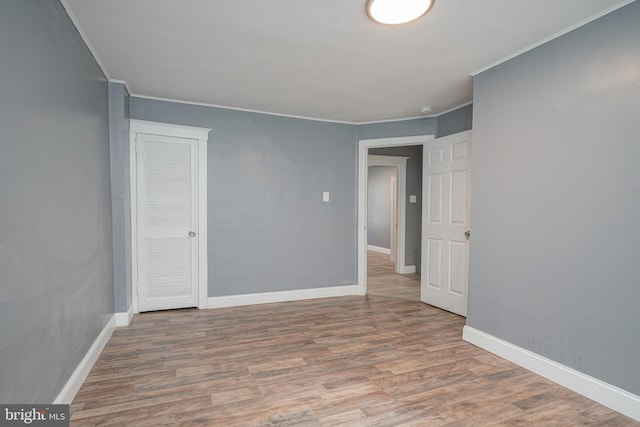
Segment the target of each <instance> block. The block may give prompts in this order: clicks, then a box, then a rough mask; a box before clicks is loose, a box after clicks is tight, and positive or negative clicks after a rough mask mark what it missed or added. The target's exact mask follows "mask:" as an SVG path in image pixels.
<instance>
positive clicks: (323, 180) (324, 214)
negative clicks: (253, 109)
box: [131, 97, 357, 296]
mask: <svg viewBox="0 0 640 427" xmlns="http://www.w3.org/2000/svg"><path fill="white" fill-rule="evenodd" d="M131 118H133V119H143V120H153V121H161V122H168V123H175V124H182V125H190V126H201V127H208V128H212V129H213V130H212V131H211V133H210V134H209V146H208V166H209V167H208V214H209V218H208V227H209V230H208V231H209V235H208V242H209V243H208V245H209V246H208V250H209V296H224V295H239V294H247V293H254V292H271V291H284V290H293V289H307V288H317V287H327V286H336V285H352V284H355V283H356V269H357V267H356V265H357V262H356V250H357V248H356V208H357V202H356V200H357V198H356V152H357V150H356V146H357V138H356V132H355V128H354V126H350V125H343V124H335V123H325V122H317V121H311V120H301V119H293V118H285V117H278V116H271V115H266V114H257V113H249V112H242V111H233V110H227V109H221V108H213V107H206V106H196V105H190V104H181V103H173V102H165V101H158V100H150V99H144V98H137V97H132V98H131ZM323 191H329V192H330V197H331V202H330V203H323V202H322V192H323Z"/></svg>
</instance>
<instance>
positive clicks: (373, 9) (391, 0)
mask: <svg viewBox="0 0 640 427" xmlns="http://www.w3.org/2000/svg"><path fill="white" fill-rule="evenodd" d="M434 1H435V0H367V15H369V18H371V19H372V20H374V21H375V22H378V23H380V24H387V25H398V24H406V23H407V22H411V21H415V20H416V19H418V18H420V17H421V16H422V15H424V14H425V13H427V12H428V11H429V9H431V6H433V3H434Z"/></svg>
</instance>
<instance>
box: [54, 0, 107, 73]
mask: <svg viewBox="0 0 640 427" xmlns="http://www.w3.org/2000/svg"><path fill="white" fill-rule="evenodd" d="M60 4H61V5H62V7H63V8H64V10H65V12H67V15H68V16H69V19H71V22H72V23H73V26H74V27H76V31H78V34H80V37H81V38H82V41H84V44H85V45H87V48H89V52H91V55H93V59H95V61H96V63H97V64H98V67H100V70H102V74H104V76H105V77H106V78H107V80H111V79H110V77H109V72H108V71H107V67H105V66H104V62H102V59H100V56H98V52H97V51H96V49H95V48H94V47H93V45H92V44H91V42H90V41H89V37H87V33H85V32H84V30H83V29H82V26H81V25H80V21H78V18H77V17H76V15H75V14H74V13H73V11H72V10H71V6H69V2H68V1H67V0H60Z"/></svg>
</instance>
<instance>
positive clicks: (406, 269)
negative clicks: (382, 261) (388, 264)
mask: <svg viewBox="0 0 640 427" xmlns="http://www.w3.org/2000/svg"><path fill="white" fill-rule="evenodd" d="M398 274H416V266H415V265H404V266H400V269H399V271H398Z"/></svg>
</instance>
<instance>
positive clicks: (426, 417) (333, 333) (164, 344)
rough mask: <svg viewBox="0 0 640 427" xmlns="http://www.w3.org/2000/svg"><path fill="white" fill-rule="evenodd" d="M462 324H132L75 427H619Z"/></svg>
mask: <svg viewBox="0 0 640 427" xmlns="http://www.w3.org/2000/svg"><path fill="white" fill-rule="evenodd" d="M463 324H464V319H463V318H461V317H459V316H456V315H454V314H451V313H448V312H445V311H442V310H439V309H436V308H434V307H431V306H428V305H426V304H423V303H420V302H416V301H408V300H404V299H399V298H389V297H382V296H375V295H369V296H367V297H355V296H354V297H340V298H326V299H317V300H306V301H298V302H287V303H275V304H264V305H256V306H246V307H236V308H224V309H214V310H201V311H200V310H196V309H188V310H175V311H164V312H154V313H145V314H139V315H136V316H135V317H134V319H133V322H132V324H131V325H130V326H128V327H125V328H120V329H118V330H117V331H116V332H115V333H114V335H113V337H112V338H111V339H110V341H109V343H108V344H107V346H106V347H105V349H104V351H103V353H102V355H101V356H100V357H99V359H98V361H97V362H96V364H95V366H94V368H93V370H92V371H91V373H90V374H89V376H88V378H87V379H86V381H85V383H84V385H83V386H82V388H81V389H80V391H79V393H78V395H77V397H76V399H75V401H74V402H73V404H72V407H71V412H72V416H71V425H72V426H153V427H160V426H180V427H186V426H224V427H227V426H294V425H297V426H449V427H458V426H485V425H509V426H524V425H536V426H575V425H591V426H608V427H610V426H630V425H635V424H634V423H633V421H632V420H630V419H628V418H625V417H624V416H622V415H620V414H617V413H615V412H613V411H611V410H609V409H607V408H605V407H603V406H601V405H598V404H596V403H594V402H592V401H590V400H588V399H586V398H584V397H581V396H579V395H577V394H575V393H573V392H571V391H569V390H567V389H564V388H562V387H560V386H558V385H556V384H554V383H552V382H550V381H547V380H545V379H544V378H542V377H539V376H537V375H535V374H533V373H530V372H528V371H527V370H525V369H523V368H519V367H517V366H515V365H513V364H511V363H509V362H507V361H505V360H503V359H501V358H499V357H497V356H494V355H492V354H489V353H487V352H485V351H483V350H481V349H479V348H477V347H475V346H473V345H471V344H468V343H465V342H463V341H462V340H461V338H460V337H461V332H462V326H463Z"/></svg>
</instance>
